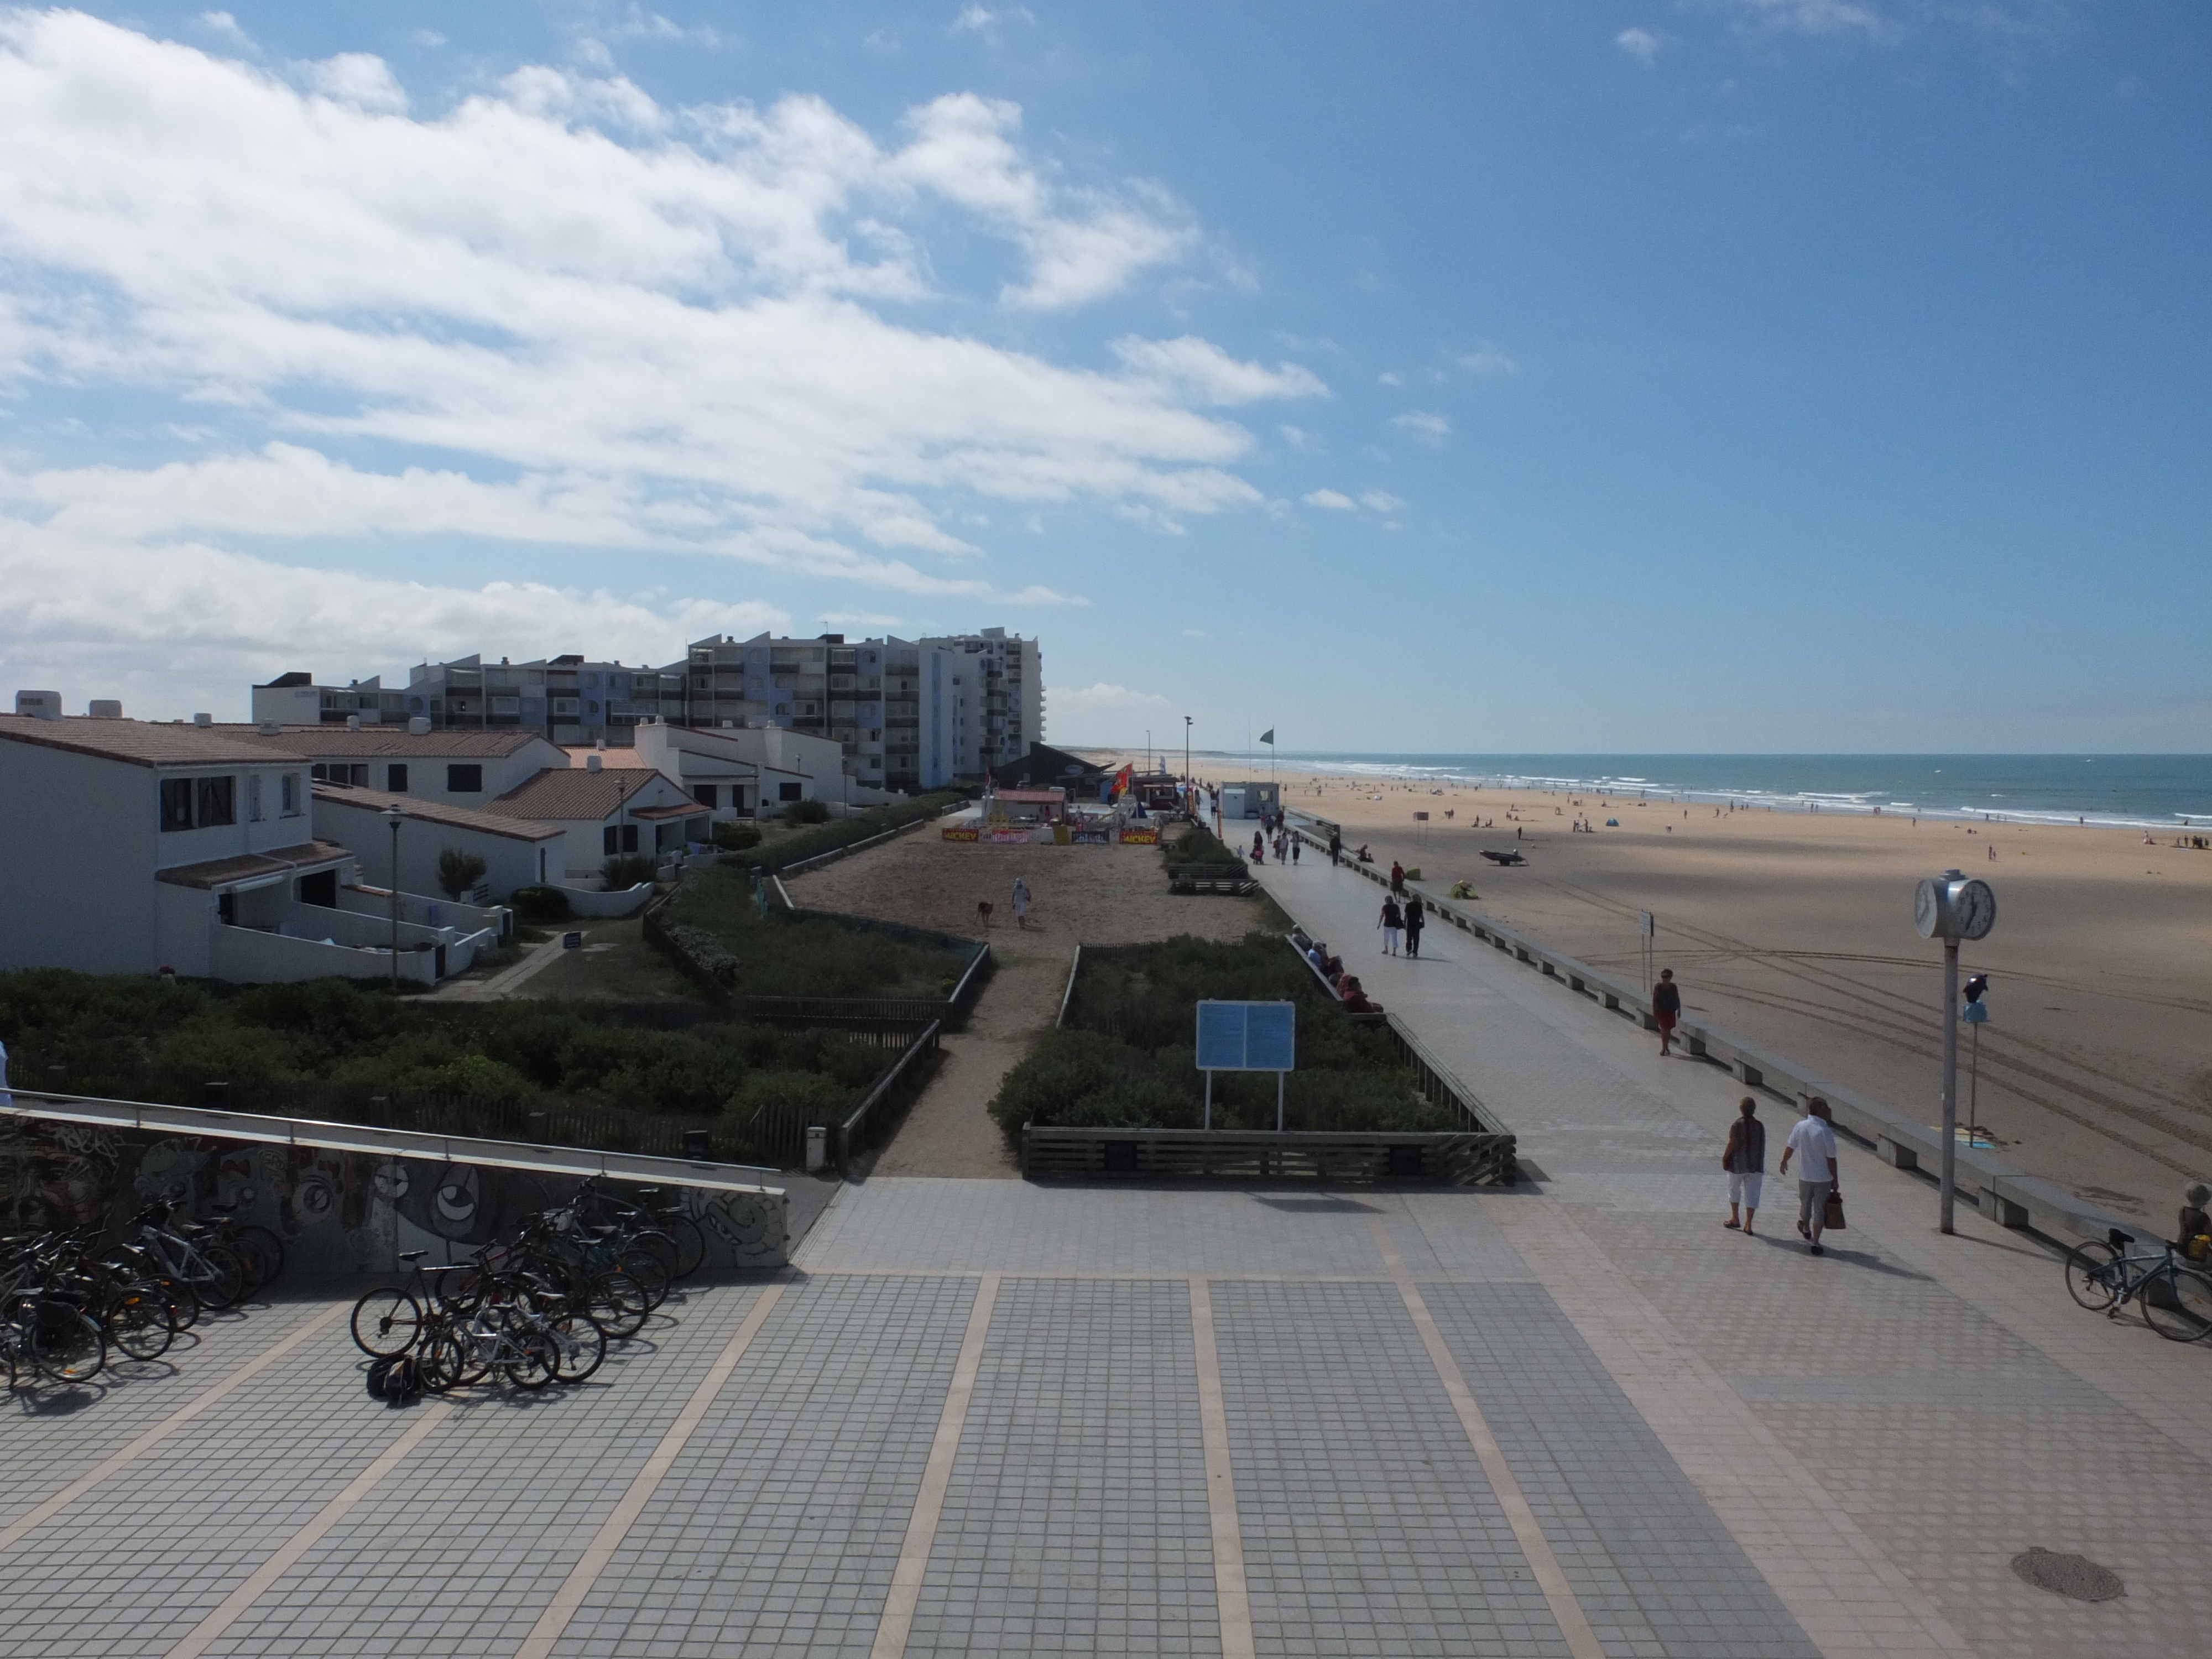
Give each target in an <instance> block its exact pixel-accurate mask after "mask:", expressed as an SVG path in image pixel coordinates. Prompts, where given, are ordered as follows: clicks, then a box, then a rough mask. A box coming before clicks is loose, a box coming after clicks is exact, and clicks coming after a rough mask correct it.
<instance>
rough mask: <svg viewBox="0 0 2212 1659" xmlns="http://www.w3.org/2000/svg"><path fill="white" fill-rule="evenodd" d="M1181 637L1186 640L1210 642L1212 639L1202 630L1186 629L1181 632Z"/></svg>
mask: <svg viewBox="0 0 2212 1659" xmlns="http://www.w3.org/2000/svg"><path fill="white" fill-rule="evenodd" d="M1182 636H1183V638H1185V639H1187V640H1210V639H1212V637H1213V635H1212V634H1210V633H1208V632H1207V631H1206V629H1203V628H1186V629H1183V630H1182Z"/></svg>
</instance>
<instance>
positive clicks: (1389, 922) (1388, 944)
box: [1375, 894, 1406, 957]
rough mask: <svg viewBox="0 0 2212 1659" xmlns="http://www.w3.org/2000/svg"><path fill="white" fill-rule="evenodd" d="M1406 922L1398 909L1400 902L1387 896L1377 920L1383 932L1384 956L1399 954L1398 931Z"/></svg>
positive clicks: (1377, 925) (1376, 923)
mask: <svg viewBox="0 0 2212 1659" xmlns="http://www.w3.org/2000/svg"><path fill="white" fill-rule="evenodd" d="M1405 921H1406V918H1405V915H1404V913H1403V912H1401V910H1400V909H1399V908H1398V901H1397V900H1395V899H1394V898H1392V897H1390V896H1388V895H1387V894H1386V895H1385V896H1383V914H1382V915H1379V916H1377V917H1376V919H1375V925H1376V927H1380V928H1381V929H1382V930H1383V955H1384V956H1386V957H1395V956H1396V955H1397V954H1398V930H1399V928H1400V927H1403V926H1404V925H1405Z"/></svg>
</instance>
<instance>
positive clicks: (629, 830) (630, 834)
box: [622, 823, 637, 853]
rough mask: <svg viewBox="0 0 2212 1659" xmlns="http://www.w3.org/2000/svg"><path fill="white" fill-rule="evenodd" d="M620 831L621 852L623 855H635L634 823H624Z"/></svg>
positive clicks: (635, 833)
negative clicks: (621, 833) (621, 832)
mask: <svg viewBox="0 0 2212 1659" xmlns="http://www.w3.org/2000/svg"><path fill="white" fill-rule="evenodd" d="M622 829H623V852H625V853H635V851H637V826H636V825H635V824H634V823H625V824H624V825H623V827H622Z"/></svg>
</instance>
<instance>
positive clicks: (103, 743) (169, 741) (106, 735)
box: [0, 714, 286, 766]
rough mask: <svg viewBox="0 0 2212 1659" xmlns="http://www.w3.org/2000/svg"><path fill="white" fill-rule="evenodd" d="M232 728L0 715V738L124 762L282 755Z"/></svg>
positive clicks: (186, 762)
mask: <svg viewBox="0 0 2212 1659" xmlns="http://www.w3.org/2000/svg"><path fill="white" fill-rule="evenodd" d="M234 732H235V728H234V727H233V728H217V727H214V726H183V725H178V726H167V725H158V724H156V723H155V722H154V721H151V720H89V719H84V718H81V717H78V716H74V715H73V716H71V717H70V718H69V719H67V720H33V719H31V718H30V717H29V716H28V715H25V714H0V738H9V739H12V740H13V741H15V742H17V743H31V744H39V745H40V747H42V748H46V749H66V750H70V752H72V753H74V754H79V755H97V756H99V757H100V758H101V759H103V760H112V761H121V762H123V763H125V765H129V766H269V765H272V764H282V763H283V760H284V759H285V758H286V757H284V756H282V755H276V754H271V753H270V752H269V751H268V750H263V749H256V748H253V747H252V746H250V745H248V744H243V743H240V742H239V741H238V740H237V738H236V737H235V736H234V735H233V733H234Z"/></svg>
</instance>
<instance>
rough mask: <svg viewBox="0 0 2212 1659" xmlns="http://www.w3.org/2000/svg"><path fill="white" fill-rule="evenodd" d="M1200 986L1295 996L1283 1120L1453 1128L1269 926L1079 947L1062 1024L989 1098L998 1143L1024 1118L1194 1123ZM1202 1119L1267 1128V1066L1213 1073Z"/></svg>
mask: <svg viewBox="0 0 2212 1659" xmlns="http://www.w3.org/2000/svg"><path fill="white" fill-rule="evenodd" d="M1202 998H1210V999H1220V1000H1231V1001H1274V1000H1282V1001H1288V1002H1291V1003H1294V1004H1296V1005H1297V1070H1296V1071H1294V1072H1292V1073H1291V1074H1290V1075H1289V1076H1288V1078H1286V1079H1285V1087H1284V1121H1283V1127H1285V1128H1286V1129H1300V1130H1337V1131H1342V1132H1370V1133H1380V1132H1384V1131H1400V1132H1405V1131H1430V1132H1434V1131H1449V1130H1453V1129H1461V1128H1464V1127H1467V1124H1466V1120H1465V1118H1464V1117H1463V1116H1462V1115H1461V1114H1460V1113H1459V1112H1458V1111H1456V1110H1455V1109H1452V1108H1450V1107H1449V1106H1437V1105H1435V1104H1432V1103H1431V1102H1429V1101H1428V1100H1426V1099H1425V1098H1424V1097H1422V1096H1421V1095H1420V1094H1419V1092H1418V1091H1416V1088H1415V1079H1414V1077H1413V1073H1412V1072H1411V1071H1409V1070H1408V1069H1407V1068H1406V1067H1405V1066H1402V1065H1401V1064H1400V1063H1399V1060H1398V1056H1397V1051H1396V1049H1395V1047H1394V1045H1393V1044H1392V1042H1391V1041H1390V1038H1389V1034H1388V1033H1387V1032H1385V1031H1383V1030H1377V1029H1376V1028H1375V1027H1373V1026H1367V1025H1354V1024H1352V1022H1351V1021H1350V1020H1348V1019H1347V1018H1346V1017H1345V1015H1344V1012H1343V1010H1341V1009H1340V1008H1339V1007H1338V1006H1336V1005H1335V1003H1334V1002H1333V1001H1332V1000H1330V999H1329V998H1328V996H1327V995H1326V994H1323V992H1322V989H1321V987H1320V986H1319V985H1318V984H1317V983H1316V981H1315V980H1314V977H1313V975H1312V974H1311V973H1310V971H1309V970H1308V969H1307V968H1306V967H1305V965H1304V963H1301V962H1299V961H1298V959H1297V957H1295V956H1294V955H1293V954H1292V953H1291V950H1290V948H1289V946H1287V945H1285V944H1284V942H1283V941H1282V940H1281V939H1279V938H1277V937H1276V936H1274V935H1273V934H1269V933H1254V934H1251V935H1249V937H1247V938H1246V939H1243V940H1240V941H1237V942H1236V943H1234V944H1224V943H1221V942H1219V941H1217V940H1212V939H1194V938H1191V937H1189V936H1188V935H1186V936H1184V937H1182V938H1178V939H1169V940H1166V941H1164V943H1161V944H1158V945H1119V946H1113V947H1109V948H1104V949H1086V950H1085V951H1084V953H1083V967H1082V971H1081V972H1080V973H1079V975H1078V976H1077V979H1076V984H1075V994H1074V997H1073V999H1072V1000H1071V1001H1070V1004H1069V1007H1068V1019H1069V1024H1068V1025H1067V1026H1066V1027H1065V1028H1063V1029H1061V1030H1054V1031H1050V1032H1048V1033H1047V1034H1046V1036H1045V1037H1044V1039H1043V1041H1042V1042H1040V1043H1038V1045H1037V1046H1036V1048H1034V1049H1032V1050H1031V1051H1030V1054H1028V1056H1027V1057H1026V1058H1024V1060H1021V1061H1020V1062H1019V1063H1018V1065H1016V1066H1014V1068H1013V1069H1012V1071H1010V1072H1009V1073H1007V1074H1006V1080H1005V1082H1004V1083H1002V1084H1001V1085H1000V1089H999V1092H998V1095H997V1097H995V1098H994V1100H993V1101H992V1103H991V1115H992V1117H993V1119H994V1121H996V1122H997V1123H998V1125H999V1127H1000V1132H1001V1133H1004V1134H1005V1135H1006V1139H1007V1143H1008V1144H1009V1146H1012V1147H1014V1148H1015V1149H1016V1150H1017V1151H1018V1149H1019V1146H1020V1141H1021V1133H1022V1126H1023V1125H1024V1123H1036V1124H1040V1125H1042V1124H1050V1125H1052V1126H1054V1127H1086V1128H1156V1129H1195V1128H1197V1127H1200V1124H1201V1123H1202V1122H1203V1121H1204V1119H1205V1103H1206V1077H1205V1074H1204V1073H1201V1072H1200V1071H1199V1070H1198V1065H1197V1060H1198V1055H1197V1050H1196V1048H1195V1046H1194V1043H1195V1029H1196V1024H1197V1004H1198V1002H1199V1001H1200V999H1202ZM1213 1127H1215V1128H1217V1129H1273V1127H1275V1079H1274V1078H1273V1076H1272V1075H1269V1074H1267V1073H1227V1072H1218V1073H1215V1074H1214V1079H1213Z"/></svg>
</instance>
